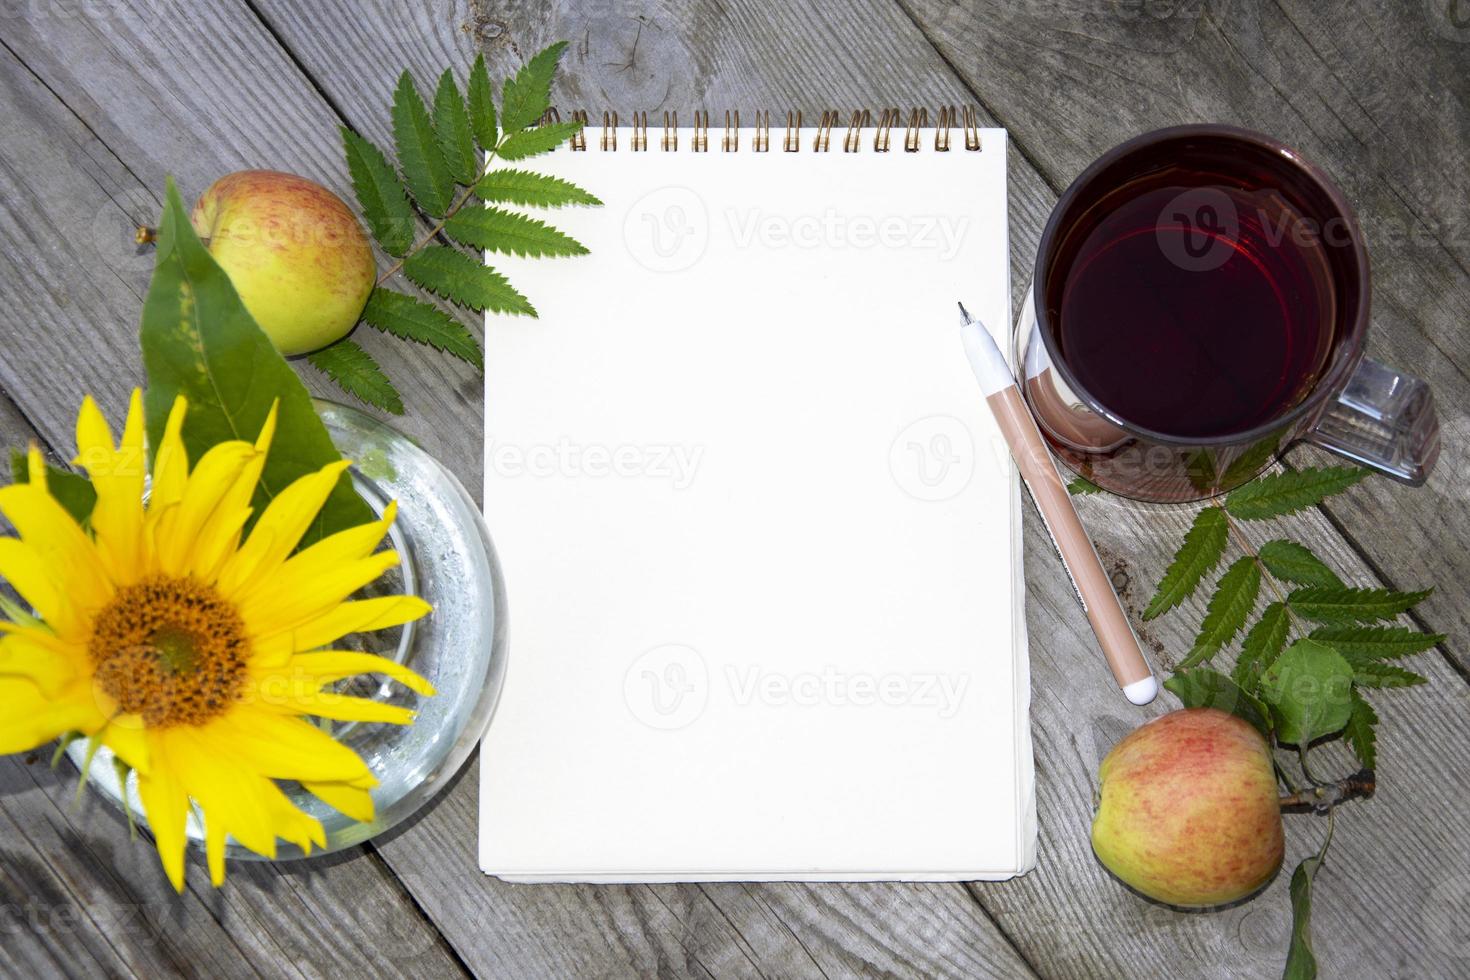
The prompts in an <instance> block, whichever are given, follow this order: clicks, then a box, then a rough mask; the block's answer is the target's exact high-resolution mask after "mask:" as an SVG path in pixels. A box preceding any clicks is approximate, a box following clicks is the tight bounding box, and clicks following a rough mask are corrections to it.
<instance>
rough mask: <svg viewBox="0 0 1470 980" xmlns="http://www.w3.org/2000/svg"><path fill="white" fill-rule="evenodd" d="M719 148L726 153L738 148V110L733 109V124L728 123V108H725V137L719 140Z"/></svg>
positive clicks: (733, 151) (735, 150)
mask: <svg viewBox="0 0 1470 980" xmlns="http://www.w3.org/2000/svg"><path fill="white" fill-rule="evenodd" d="M720 148H721V149H723V150H724V151H725V152H726V153H735V152H737V151H738V150H739V149H740V110H739V109H736V110H735V125H734V126H731V125H730V110H729V109H726V110H725V138H724V139H723V140H721V141H720Z"/></svg>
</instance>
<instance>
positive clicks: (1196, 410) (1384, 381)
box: [1016, 125, 1439, 502]
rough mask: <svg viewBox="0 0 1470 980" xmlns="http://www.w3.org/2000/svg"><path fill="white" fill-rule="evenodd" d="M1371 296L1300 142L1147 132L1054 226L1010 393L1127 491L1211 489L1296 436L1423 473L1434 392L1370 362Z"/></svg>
mask: <svg viewBox="0 0 1470 980" xmlns="http://www.w3.org/2000/svg"><path fill="white" fill-rule="evenodd" d="M1369 297H1370V287H1369V281H1368V255H1367V251H1366V250H1365V249H1364V247H1363V242H1362V235H1361V232H1360V230H1359V228H1358V224H1357V219H1356V218H1355V217H1354V215H1353V212H1352V210H1351V208H1349V206H1348V203H1347V201H1346V199H1345V198H1344V197H1343V194H1342V192H1341V191H1340V190H1338V188H1337V187H1336V186H1335V185H1334V184H1333V183H1332V182H1331V181H1330V180H1329V179H1328V178H1327V176H1326V175H1325V174H1323V173H1322V172H1321V171H1320V170H1318V169H1317V168H1316V167H1314V166H1312V165H1311V164H1309V163H1307V162H1306V161H1304V160H1303V159H1302V158H1301V156H1300V155H1299V154H1298V153H1296V151H1294V150H1292V149H1290V148H1288V147H1286V146H1283V145H1282V144H1280V143H1278V142H1276V141H1275V140H1273V139H1270V138H1268V137H1265V136H1261V135H1259V134H1257V133H1252V132H1248V131H1246V130H1242V129H1235V128H1232V127H1228V126H1215V125H1199V126H1179V127H1174V128H1171V129H1161V130H1158V131H1156V132H1152V133H1145V134H1144V135H1142V136H1138V137H1136V138H1134V139H1131V140H1129V141H1128V142H1126V143H1123V144H1122V145H1120V146H1118V147H1115V148H1114V149H1112V150H1110V151H1108V152H1107V153H1106V154H1104V155H1103V156H1102V157H1101V158H1099V159H1098V160H1097V161H1096V162H1095V163H1093V164H1092V165H1091V166H1090V167H1088V168H1087V169H1086V170H1085V171H1083V172H1082V175H1081V176H1079V177H1078V178H1077V179H1076V180H1075V181H1073V182H1072V185H1071V186H1070V187H1068V188H1067V190H1066V192H1065V193H1064V194H1062V196H1061V199H1060V200H1059V201H1058V202H1057V205H1056V208H1055V209H1053V211H1052V213H1051V217H1050V218H1049V219H1048V220H1047V223H1046V229H1045V231H1044V232H1043V233H1042V236H1041V244H1040V247H1039V249H1038V253H1037V257H1036V274H1035V278H1034V280H1033V283H1032V288H1031V289H1030V290H1029V291H1028V293H1027V297H1026V301H1025V304H1024V307H1023V309H1022V312H1021V319H1020V321H1019V323H1018V325H1017V335H1016V353H1017V359H1016V363H1017V364H1018V365H1021V367H1022V369H1023V378H1024V383H1023V384H1022V386H1021V389H1022V393H1023V394H1024V396H1025V398H1026V402H1027V404H1028V406H1029V407H1030V408H1031V411H1032V413H1033V414H1034V415H1035V416H1036V419H1037V422H1038V424H1039V425H1040V427H1041V431H1042V433H1043V434H1044V435H1045V436H1046V438H1047V441H1048V442H1049V443H1050V444H1051V447H1052V449H1053V451H1055V452H1056V454H1057V455H1058V456H1060V457H1061V458H1062V460H1063V461H1065V462H1066V463H1067V465H1068V466H1069V467H1071V468H1072V469H1073V470H1074V471H1076V472H1077V473H1078V474H1079V475H1081V476H1084V477H1086V478H1087V479H1089V480H1091V481H1092V482H1094V483H1096V484H1097V485H1098V486H1101V487H1103V488H1104V489H1106V490H1110V491H1113V492H1114V493H1119V494H1122V495H1124V496H1127V497H1133V498H1136V499H1139V500H1147V501H1155V502H1182V501H1189V500H1199V499H1202V498H1204V497H1209V496H1213V495H1214V494H1218V493H1223V492H1224V491H1227V490H1230V489H1232V488H1233V487H1236V486H1239V485H1240V484H1242V483H1245V482H1246V481H1247V480H1250V479H1251V478H1252V477H1254V476H1255V475H1256V474H1257V473H1259V472H1260V471H1261V470H1262V469H1263V468H1264V467H1265V466H1266V465H1267V464H1268V463H1270V461H1271V459H1272V457H1273V456H1274V455H1275V454H1276V453H1277V452H1278V451H1280V450H1282V449H1285V448H1286V446H1287V445H1289V444H1290V443H1291V442H1293V441H1295V440H1297V439H1306V440H1308V441H1310V442H1313V443H1315V444H1317V445H1319V446H1322V447H1324V448H1326V449H1330V450H1332V451H1333V452H1336V453H1339V454H1341V455H1343V456H1346V457H1348V458H1349V459H1352V460H1354V461H1356V462H1359V463H1362V464H1364V465H1367V466H1371V467H1373V468H1374V469H1377V470H1380V471H1382V472H1383V473H1386V474H1388V475H1389V476H1391V477H1394V478H1396V479H1398V480H1401V481H1403V482H1405V483H1409V484H1413V485H1418V484H1420V483H1423V482H1424V480H1425V478H1426V477H1428V475H1429V472H1430V470H1431V469H1432V468H1433V466H1434V463H1435V460H1436V459H1437V457H1438V455H1439V425H1438V422H1437V421H1436V419H1435V411H1434V398H1433V395H1432V393H1431V392H1430V390H1429V387H1428V385H1426V384H1425V383H1424V382H1423V381H1421V380H1419V379H1418V378H1413V377H1410V376H1408V375H1405V374H1403V373H1402V372H1399V371H1395V370H1394V369H1392V368H1389V367H1387V366H1385V365H1383V364H1380V363H1378V362H1377V361H1373V360H1369V359H1366V358H1364V357H1363V348H1364V343H1365V340H1366V338H1367V332H1368V319H1369Z"/></svg>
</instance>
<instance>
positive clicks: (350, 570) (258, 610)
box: [238, 551, 398, 633]
mask: <svg viewBox="0 0 1470 980" xmlns="http://www.w3.org/2000/svg"><path fill="white" fill-rule="evenodd" d="M397 564H398V552H396V551H379V552H376V553H375V554H372V555H369V556H368V557H366V558H360V559H358V560H357V561H352V562H345V563H343V564H341V565H337V566H334V567H332V568H324V569H321V570H320V572H319V574H318V575H317V576H316V577H315V578H314V579H309V580H307V579H302V578H299V577H298V576H295V575H286V574H285V573H284V572H281V573H280V574H278V575H277V576H276V579H275V580H274V581H272V582H271V583H270V586H269V587H267V588H264V589H257V590H256V591H254V592H253V593H251V595H250V596H249V597H248V598H245V599H242V600H240V601H239V603H238V605H239V608H240V615H241V617H242V618H244V620H245V621H246V622H247V623H258V624H260V626H261V629H262V630H263V631H264V632H271V633H274V632H279V631H281V630H283V629H290V628H292V627H293V626H296V625H297V624H299V623H304V622H306V621H308V620H311V619H315V618H316V617H318V616H320V615H322V614H323V613H326V612H330V611H331V610H332V608H333V607H335V606H338V605H341V603H342V601H343V600H344V599H346V598H347V597H348V596H350V595H352V594H353V593H354V592H356V591H357V590H358V589H360V588H362V587H363V586H364V585H367V584H368V583H370V582H374V581H377V579H378V578H380V577H381V576H382V574H383V573H384V572H386V571H387V570H388V569H390V568H393V567H394V566H396V565H397Z"/></svg>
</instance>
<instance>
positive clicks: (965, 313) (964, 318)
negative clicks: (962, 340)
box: [955, 303, 972, 324]
mask: <svg viewBox="0 0 1470 980" xmlns="http://www.w3.org/2000/svg"><path fill="white" fill-rule="evenodd" d="M955 305H956V306H958V307H959V308H960V320H961V322H963V323H966V324H968V323H970V322H972V321H971V318H970V311H969V310H967V309H965V304H964V303H956V304H955Z"/></svg>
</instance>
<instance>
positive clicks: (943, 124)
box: [934, 105, 958, 153]
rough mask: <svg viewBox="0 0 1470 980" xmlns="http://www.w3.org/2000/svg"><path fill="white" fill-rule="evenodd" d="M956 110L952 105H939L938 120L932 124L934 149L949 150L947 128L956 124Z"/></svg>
mask: <svg viewBox="0 0 1470 980" xmlns="http://www.w3.org/2000/svg"><path fill="white" fill-rule="evenodd" d="M957 115H958V113H957V110H956V109H955V107H954V106H952V105H946V106H940V107H939V121H938V122H936V123H935V124H934V149H935V150H937V151H939V152H940V153H948V152H949V128H950V127H951V126H954V125H956V122H957V120H956V116H957Z"/></svg>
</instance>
